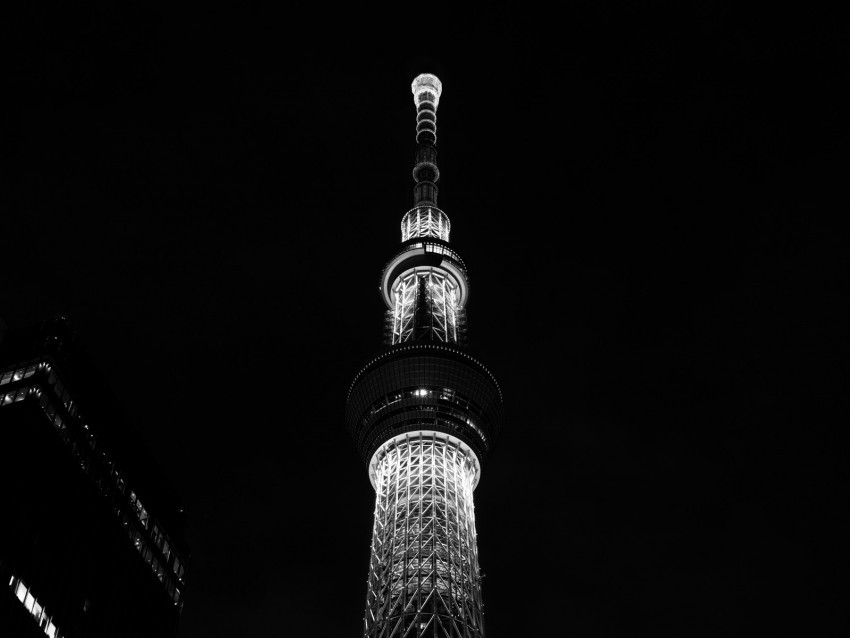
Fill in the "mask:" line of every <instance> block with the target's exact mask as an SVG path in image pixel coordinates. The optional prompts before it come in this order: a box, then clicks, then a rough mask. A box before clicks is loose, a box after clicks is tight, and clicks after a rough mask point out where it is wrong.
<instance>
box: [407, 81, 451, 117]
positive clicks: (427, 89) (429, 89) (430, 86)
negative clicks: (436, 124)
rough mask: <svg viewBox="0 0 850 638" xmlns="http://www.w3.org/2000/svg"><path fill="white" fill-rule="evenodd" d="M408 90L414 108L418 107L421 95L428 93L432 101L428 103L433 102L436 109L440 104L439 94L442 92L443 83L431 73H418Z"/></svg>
mask: <svg viewBox="0 0 850 638" xmlns="http://www.w3.org/2000/svg"><path fill="white" fill-rule="evenodd" d="M410 90H411V91H412V92H413V103H414V104H415V105H416V106H419V102H421V101H422V100H421V99H420V96H421V95H422V94H423V93H430V94H431V95H432V96H433V99H432V100H429V102H433V103H434V108H435V109H436V108H437V105H438V104H439V103H440V94H441V93H442V92H443V83H442V82H440V78H438V77H437V76H436V75H434V74H433V73H420V74H419V75H417V76H416V78H415V79H414V80H413V84H411V85H410Z"/></svg>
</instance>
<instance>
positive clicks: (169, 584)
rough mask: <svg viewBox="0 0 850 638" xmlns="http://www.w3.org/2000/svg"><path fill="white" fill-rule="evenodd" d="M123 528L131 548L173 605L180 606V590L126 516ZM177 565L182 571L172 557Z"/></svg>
mask: <svg viewBox="0 0 850 638" xmlns="http://www.w3.org/2000/svg"><path fill="white" fill-rule="evenodd" d="M123 524H124V528H125V529H126V530H127V536H128V537H129V538H130V541H131V542H132V543H133V547H135V548H136V551H138V552H139V554H141V556H142V558H144V560H145V562H146V563H147V564H148V566H149V567H150V568H151V571H152V572H153V573H154V575H155V576H156V577H157V579H158V580H159V582H160V583H162V585H163V587H164V588H165V590H166V591H167V592H168V595H169V596H170V597H171V600H172V601H173V602H174V604H175V605H179V604H180V595H181V594H180V589H179V587H176V586H175V585H174V579H173V578H171V577H170V576H169V575H168V573H166V571H165V569H163V564H162V562H161V560H160V559H159V557H158V556H157V554H156V552H154V551H152V550H151V548H150V545H148V541H147V539H146V538H145V535H144V534H142V533H140V532H139V530H138V529H137V528H136V527H135V526H134V525H131V524H130V519H129V518H128V517H127V515H126V514H125V515H124V519H123ZM174 560H175V561H176V563H177V565H178V566H179V567H180V569H181V571H182V565H180V561H179V560H178V559H177V557H176V556H175V557H174Z"/></svg>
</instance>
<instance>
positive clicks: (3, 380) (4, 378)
mask: <svg viewBox="0 0 850 638" xmlns="http://www.w3.org/2000/svg"><path fill="white" fill-rule="evenodd" d="M12 374H13V373H12V372H7V373H6V374H4V375H3V376H2V377H0V385H6V384H7V383H9V381H11V380H12Z"/></svg>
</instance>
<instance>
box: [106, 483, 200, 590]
mask: <svg viewBox="0 0 850 638" xmlns="http://www.w3.org/2000/svg"><path fill="white" fill-rule="evenodd" d="M119 480H120V479H119ZM122 483H123V481H122ZM129 498H130V507H131V509H133V511H134V512H135V513H136V518H137V519H138V521H139V523H141V524H142V527H144V528H145V529H146V530H148V532H150V536H151V539H152V540H153V542H154V545H156V547H157V548H158V549H159V551H160V552H161V554H162V557H163V558H164V559H165V560H164V563H165V565H166V566H167V567H170V569H171V571H173V572H174V574H175V575H176V576H177V578H179V579H180V580H181V581H182V580H183V577H184V575H185V573H186V572H185V567H184V566H183V563H181V562H180V557H179V556H177V552H176V551H174V549H173V547H174V545H173V544H169V542H168V535H167V534H166V533H165V531H164V530H163V529H162V528H160V527H159V525H157V524H156V523H155V522H154V520H153V518H152V517H151V516H150V514H148V511H147V510H146V509H145V506H144V505H142V501H141V500H140V499H139V497H138V496H137V495H136V493H135V492H133V491H132V490H131V491H130V493H129ZM172 556H173V558H174V561H173V563H172V560H171V559H172Z"/></svg>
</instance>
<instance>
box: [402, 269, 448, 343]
mask: <svg viewBox="0 0 850 638" xmlns="http://www.w3.org/2000/svg"><path fill="white" fill-rule="evenodd" d="M393 295H394V301H395V308H394V310H393V334H392V343H393V344H396V343H401V342H403V341H409V340H411V339H413V338H415V337H416V336H418V335H416V331H417V329H418V330H420V331H423V330H424V331H429V330H430V331H433V336H434V337H436V339H437V340H438V341H443V342H450V343H457V341H458V314H459V309H458V286H457V284H456V283H455V282H454V281H452V278H451V277H447V276H446V275H445V274H444V273H442V272H440V271H439V270H432V269H428V270H427V271H425V272H422V271H421V270H414V271H413V272H411V273H408V274H407V275H405V276H404V277H400V278H399V279H398V280H397V282H396V285H395V287H394V288H393ZM417 313H418V314H419V316H420V317H422V318H423V319H422V320H421V321H419V322H417V321H416V320H415V319H416V316H417Z"/></svg>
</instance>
